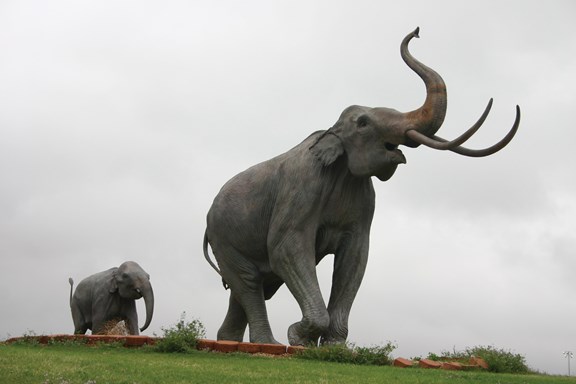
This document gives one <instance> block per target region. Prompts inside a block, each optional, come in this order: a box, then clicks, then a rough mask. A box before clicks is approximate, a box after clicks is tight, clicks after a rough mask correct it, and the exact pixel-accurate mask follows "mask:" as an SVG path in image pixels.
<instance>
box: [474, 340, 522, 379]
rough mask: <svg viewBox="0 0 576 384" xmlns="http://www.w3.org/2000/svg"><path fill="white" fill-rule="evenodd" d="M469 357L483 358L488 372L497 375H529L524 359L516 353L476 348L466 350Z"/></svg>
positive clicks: (482, 347) (492, 348)
mask: <svg viewBox="0 0 576 384" xmlns="http://www.w3.org/2000/svg"><path fill="white" fill-rule="evenodd" d="M466 352H467V353H468V354H470V355H471V356H478V357H481V358H483V359H484V360H485V361H486V363H488V370H489V371H490V372H497V373H530V369H529V368H528V366H527V365H526V358H525V357H524V356H522V355H520V354H518V353H513V352H511V351H507V350H504V349H497V348H495V347H492V346H486V347H484V346H477V347H474V348H468V349H466Z"/></svg>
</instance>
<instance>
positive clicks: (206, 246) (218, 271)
mask: <svg viewBox="0 0 576 384" xmlns="http://www.w3.org/2000/svg"><path fill="white" fill-rule="evenodd" d="M208 244H209V242H208V230H206V231H205V232H204V246H203V250H204V257H205V258H206V261H208V264H210V266H212V268H214V270H215V271H216V272H217V273H218V274H219V275H220V276H222V272H220V269H218V266H217V265H216V264H214V262H213V261H212V259H210V254H209V253H208ZM222 284H223V285H224V289H228V288H229V286H228V283H227V282H226V281H225V280H224V278H222Z"/></svg>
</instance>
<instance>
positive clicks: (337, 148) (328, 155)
mask: <svg viewBox="0 0 576 384" xmlns="http://www.w3.org/2000/svg"><path fill="white" fill-rule="evenodd" d="M310 152H312V154H313V155H314V156H315V157H316V158H317V159H318V160H319V161H320V162H321V163H322V165H324V166H328V165H330V164H332V163H333V162H335V161H336V159H337V158H339V157H340V156H341V155H342V154H343V153H344V146H343V145H342V141H341V140H340V139H339V138H338V136H336V135H335V134H333V133H332V132H330V131H329V130H328V131H326V132H324V133H323V134H322V135H321V136H320V137H319V138H318V140H317V141H316V143H314V144H313V145H312V146H311V147H310Z"/></svg>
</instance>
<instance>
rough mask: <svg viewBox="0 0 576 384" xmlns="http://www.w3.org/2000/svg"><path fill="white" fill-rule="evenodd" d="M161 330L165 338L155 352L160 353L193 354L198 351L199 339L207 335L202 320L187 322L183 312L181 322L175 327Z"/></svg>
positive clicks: (157, 345)
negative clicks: (192, 352)
mask: <svg viewBox="0 0 576 384" xmlns="http://www.w3.org/2000/svg"><path fill="white" fill-rule="evenodd" d="M161 329H162V332H164V336H163V338H162V339H160V340H158V342H157V343H156V345H155V350H157V351H158V352H178V353H188V352H191V351H193V350H195V349H196V344H197V342H198V339H202V338H204V337H205V335H206V331H205V329H204V324H202V322H200V320H198V319H193V320H192V321H190V322H187V321H186V312H182V315H181V316H180V321H178V322H177V323H176V324H175V325H174V326H172V327H170V328H161Z"/></svg>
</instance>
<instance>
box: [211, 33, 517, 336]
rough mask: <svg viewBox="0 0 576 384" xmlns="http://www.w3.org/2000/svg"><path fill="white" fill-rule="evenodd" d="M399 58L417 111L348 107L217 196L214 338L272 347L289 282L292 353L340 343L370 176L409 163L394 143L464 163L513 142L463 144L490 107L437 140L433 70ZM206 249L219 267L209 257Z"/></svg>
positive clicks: (358, 275) (368, 211) (440, 111)
mask: <svg viewBox="0 0 576 384" xmlns="http://www.w3.org/2000/svg"><path fill="white" fill-rule="evenodd" d="M413 37H418V29H417V30H415V31H414V32H412V33H410V34H409V35H408V36H406V38H405V39H404V40H403V41H402V44H401V55H402V58H403V60H404V61H405V62H406V64H407V65H408V66H409V67H410V68H411V69H412V70H413V71H414V72H416V74H418V75H419V76H420V77H421V78H422V80H423V81H424V84H425V85H426V90H427V97H426V101H425V102H424V104H423V105H422V106H421V107H420V108H419V109H417V110H415V111H412V112H408V113H402V112H398V111H396V110H394V109H390V108H369V107H362V106H351V107H348V108H347V109H345V110H344V111H343V112H342V114H341V116H340V118H339V119H338V121H336V123H335V124H334V125H333V126H332V127H331V128H330V129H328V130H326V131H318V132H315V133H313V134H312V135H310V136H309V137H308V138H306V139H305V140H304V141H303V142H302V143H300V144H298V145H297V146H296V147H294V148H292V149H291V150H289V151H288V152H286V153H284V154H281V155H279V156H277V157H275V158H273V159H270V160H268V161H265V162H263V163H260V164H258V165H255V166H253V167H251V168H249V169H247V170H246V171H244V172H242V173H240V174H238V175H236V176H235V177H233V178H232V179H231V180H230V181H228V182H227V183H226V184H225V185H224V187H222V189H221V190H220V192H219V193H218V195H217V196H216V198H215V199H214V202H213V204H212V207H211V208H210V210H209V212H208V216H207V229H206V235H205V239H204V254H205V256H206V258H207V259H208V260H209V262H210V263H211V264H212V266H213V267H214V268H215V269H216V270H217V271H218V272H219V273H220V274H221V276H222V279H223V281H224V284H225V286H229V287H230V290H231V293H230V300H229V307H228V313H227V315H226V318H225V319H224V322H223V324H222V326H221V327H220V329H219V331H218V335H217V337H218V339H219V340H237V341H242V340H243V336H244V333H245V330H246V326H247V325H249V330H250V341H251V342H257V343H277V341H276V340H275V339H274V337H273V335H272V331H271V328H270V324H269V322H268V317H267V312H266V305H265V300H267V299H269V298H271V297H272V296H273V295H274V293H275V292H276V291H277V290H278V288H279V287H280V286H281V285H282V284H286V286H287V287H288V289H289V290H290V292H291V293H292V294H293V295H294V297H295V298H296V300H297V301H298V304H299V306H300V309H301V311H302V319H301V320H300V321H299V322H297V323H295V324H292V325H291V326H290V328H289V330H288V340H289V342H290V344H291V345H309V344H317V343H318V341H319V340H320V342H321V343H343V342H345V341H346V338H347V336H348V317H349V314H350V309H351V307H352V303H353V301H354V298H355V296H356V293H357V292H358V288H359V287H360V283H361V282H362V277H363V275H364V271H365V268H366V263H367V259H368V248H369V242H370V225H371V223H372V217H373V214H374V202H375V194H374V188H373V185H372V179H371V177H372V176H376V177H377V178H378V179H380V180H381V181H386V180H388V179H389V178H390V177H392V175H393V174H394V172H395V171H396V168H397V167H398V165H399V164H403V163H405V162H406V159H405V157H404V155H403V153H402V152H401V151H400V149H399V148H398V147H399V145H406V146H409V147H417V146H419V145H420V144H424V145H426V146H429V147H432V148H436V149H440V150H451V151H453V152H456V153H460V154H462V155H466V156H476V157H479V156H488V155H491V154H493V153H495V152H497V151H498V150H500V149H502V148H503V147H504V146H506V145H507V144H508V142H510V140H511V139H512V137H513V136H514V134H515V133H516V131H517V129H518V125H519V122H520V110H519V108H518V107H517V115H516V121H515V122H514V125H513V127H512V129H511V130H510V131H509V133H508V134H507V135H506V136H505V137H504V139H502V140H501V141H500V142H499V143H497V144H496V145H494V146H492V147H490V148H487V149H483V150H472V149H468V148H464V147H462V146H461V144H462V143H463V142H464V141H466V140H467V139H468V138H469V137H470V136H472V134H474V132H476V130H477V129H478V128H479V127H480V126H481V124H482V123H483V122H484V119H485V118H486V116H487V114H488V112H489V110H490V107H491V105H492V101H490V103H489V104H488V107H487V108H486V111H485V112H484V114H483V115H482V116H481V118H480V119H479V120H478V122H477V123H476V124H474V126H472V127H471V128H470V129H469V130H468V131H466V132H465V133H464V134H463V135H462V136H460V137H459V138H457V139H455V140H453V141H446V140H444V139H442V138H440V137H437V136H435V133H436V131H438V129H439V128H440V126H441V125H442V122H443V121H444V117H445V114H446V86H445V84H444V81H443V80H442V78H441V77H440V75H438V74H437V73H436V72H435V71H433V70H432V69H430V68H428V67H426V66H425V65H423V64H422V63H420V62H419V61H418V60H416V59H415V58H414V57H412V55H411V54H410V52H409V51H408V43H409V42H410V40H411V39H412V38H413ZM208 245H210V246H211V248H212V251H213V253H214V257H215V258H216V261H217V263H218V267H217V266H216V265H215V264H214V263H213V262H212V261H211V260H210V259H209V254H208ZM327 254H334V272H333V277H332V289H331V292H330V300H329V302H328V305H326V303H325V302H324V300H323V298H322V294H321V292H320V287H319V285H318V279H317V276H316V268H315V267H316V264H318V263H319V262H320V260H322V258H323V257H324V256H325V255H327Z"/></svg>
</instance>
